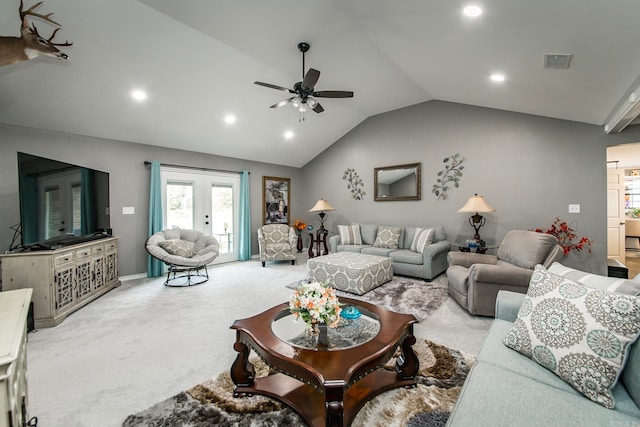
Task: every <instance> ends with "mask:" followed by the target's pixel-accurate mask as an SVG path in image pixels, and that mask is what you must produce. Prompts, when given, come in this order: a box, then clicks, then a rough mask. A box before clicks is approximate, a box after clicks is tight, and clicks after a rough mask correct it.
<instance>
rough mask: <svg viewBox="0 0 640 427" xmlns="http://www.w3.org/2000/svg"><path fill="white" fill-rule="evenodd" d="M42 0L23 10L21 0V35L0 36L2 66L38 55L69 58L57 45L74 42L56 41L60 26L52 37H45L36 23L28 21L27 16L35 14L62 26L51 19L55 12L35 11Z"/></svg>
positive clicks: (66, 44) (68, 44)
mask: <svg viewBox="0 0 640 427" xmlns="http://www.w3.org/2000/svg"><path fill="white" fill-rule="evenodd" d="M41 4H42V2H38V3H36V4H34V5H33V6H31V7H30V8H29V9H27V10H24V11H23V8H24V6H23V4H22V0H20V10H19V11H18V13H19V14H20V21H21V22H22V26H21V27H20V34H21V36H20V37H0V66H2V65H10V64H15V63H17V62H22V61H28V60H30V59H33V58H35V57H37V56H49V57H52V58H58V59H67V58H69V57H68V56H67V55H66V54H65V53H63V52H60V50H59V49H58V48H57V47H56V46H71V45H72V44H73V43H69V41H65V42H64V43H54V42H53V38H54V37H55V35H56V33H57V32H58V31H59V30H60V28H56V29H55V30H54V31H53V34H51V37H49V38H48V39H45V38H44V37H42V36H40V34H38V30H37V29H36V25H35V24H33V23H32V24H31V27H29V23H28V22H27V16H35V17H37V18H41V19H44V20H45V21H47V22H49V23H51V24H54V25H57V26H60V24H58V23H57V22H55V21H54V20H53V19H51V16H53V13H47V14H46V15H42V14H40V13H36V12H34V11H35V10H36V9H37V8H38V7H39V6H40V5H41Z"/></svg>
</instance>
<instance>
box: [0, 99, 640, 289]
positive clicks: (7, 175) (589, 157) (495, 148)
mask: <svg viewBox="0 0 640 427" xmlns="http://www.w3.org/2000/svg"><path fill="white" fill-rule="evenodd" d="M638 141H640V127H638V126H635V127H631V128H629V129H627V130H625V131H624V132H622V133H620V134H615V135H606V134H605V133H604V132H603V130H602V127H601V126H593V125H587V124H583V123H576V122H569V121H563V120H555V119H549V118H544V117H538V116H531V115H526V114H518V113H511V112H506V111H499V110H492V109H487V108H482V107H473V106H468V105H462V104H455V103H448V102H442V101H429V102H426V103H422V104H418V105H415V106H412V107H407V108H404V109H400V110H396V111H392V112H388V113H384V114H380V115H378V116H374V117H370V118H369V119H367V120H365V121H364V122H363V123H361V124H360V125H359V126H357V127H356V128H354V129H353V130H352V131H351V132H349V133H348V134H347V135H345V136H344V137H343V138H341V139H340V140H339V141H337V142H336V143H335V144H334V145H332V146H331V147H330V148H328V149H327V150H325V151H324V152H323V153H321V154H320V155H319V156H318V157H316V158H315V159H313V160H312V161H311V162H309V163H308V164H307V165H305V166H304V167H303V168H301V169H298V168H290V167H285V166H278V165H273V164H268V163H259V162H250V161H245V160H240V159H232V158H226V157H221V156H214V155H206V154H202V153H194V152H188V151H182V150H173V149H167V148H161V147H154V146H149V145H144V144H133V143H128V142H122V141H113V140H105V139H99V138H90V137H83V136H77V135H69V134H63V133H58V132H53V131H43V130H36V129H29V128H22V127H15V126H7V125H1V124H0V218H1V221H0V249H1V250H6V248H8V247H9V244H10V242H11V237H12V234H13V232H12V231H11V230H10V229H9V227H10V226H12V225H14V224H17V223H18V222H19V201H18V171H17V156H16V153H17V151H23V152H26V153H29V154H34V155H37V156H42V157H49V158H52V159H56V160H62V161H65V162H68V163H73V164H78V165H81V166H87V167H90V168H94V169H99V170H103V171H105V172H109V173H110V179H111V183H110V184H111V227H112V228H113V231H114V234H115V235H116V236H118V237H120V265H119V268H120V275H122V276H126V275H131V274H137V273H142V272H144V271H146V252H145V250H144V241H145V239H146V237H147V209H148V208H147V203H148V202H147V198H148V185H149V184H148V182H149V171H148V169H147V168H145V167H144V165H143V162H144V161H145V160H160V161H161V162H163V163H172V164H179V165H189V166H196V167H205V168H219V169H228V170H243V169H247V170H249V171H250V172H251V203H252V209H251V218H252V226H251V228H252V230H256V229H257V227H258V226H259V225H260V224H261V219H262V176H265V175H266V176H277V177H285V178H291V207H290V209H291V220H295V219H301V220H303V221H305V222H307V223H310V224H312V225H314V226H315V227H316V228H317V227H319V221H318V220H317V218H316V217H315V215H314V214H311V213H309V212H308V210H309V209H310V208H311V207H312V206H313V205H314V204H315V202H316V201H317V200H318V199H319V198H324V199H326V200H327V201H328V202H329V203H330V204H331V205H333V206H334V207H335V208H336V210H335V211H334V212H329V213H328V219H327V222H326V224H325V226H326V227H327V228H328V229H329V230H330V232H332V233H335V232H336V231H337V227H336V226H337V225H338V224H348V223H350V222H374V223H381V224H388V225H395V224H399V225H402V224H406V225H418V226H419V225H423V226H429V225H436V224H442V225H444V226H445V228H446V230H447V234H448V236H449V240H451V241H458V240H459V241H463V240H465V239H467V238H470V237H471V236H472V235H473V229H472V228H471V227H470V226H469V224H468V222H467V221H468V217H469V215H468V214H458V213H456V211H457V210H458V209H459V208H460V207H462V205H463V204H464V203H465V202H466V200H467V198H468V197H469V196H470V195H472V194H473V193H478V194H482V195H484V196H485V199H486V200H487V202H488V203H489V204H490V205H491V206H493V207H494V208H495V209H496V212H493V213H489V214H486V215H485V217H486V219H487V224H486V225H485V226H484V227H483V228H482V230H481V232H480V233H481V236H482V237H483V238H484V239H485V240H486V241H487V242H488V243H499V242H500V241H501V240H502V238H503V237H504V235H505V233H506V232H507V231H509V230H511V229H531V228H535V227H546V226H549V225H550V224H551V222H552V221H553V219H554V218H555V217H556V216H560V217H562V218H564V219H566V220H568V221H575V223H574V228H576V229H577V231H578V234H579V235H581V236H582V235H586V236H588V237H589V238H591V239H593V240H594V242H595V243H594V251H593V254H592V255H582V254H581V255H580V256H570V257H569V258H568V259H567V262H566V263H567V264H568V265H573V266H576V267H579V268H584V269H586V270H590V271H594V272H599V273H604V272H605V271H606V248H607V245H606V163H605V162H606V147H607V146H613V145H618V144H623V143H629V142H638ZM455 153H460V154H461V155H462V156H464V158H465V162H464V170H463V176H462V179H461V182H460V187H459V188H452V189H451V190H450V191H449V197H448V198H447V199H446V200H437V199H436V197H435V196H434V195H433V194H432V193H431V188H432V186H433V184H435V182H436V178H437V177H436V174H437V173H438V172H439V171H440V170H442V169H443V168H444V163H443V159H444V158H445V157H447V156H450V155H453V154H455ZM414 162H421V163H422V200H419V201H406V202H374V201H373V194H374V191H373V168H375V167H380V166H390V165H397V164H406V163H414ZM350 167H352V168H355V170H356V172H357V173H358V174H359V176H360V177H361V178H362V179H363V180H364V183H365V188H364V190H365V192H366V195H365V196H364V200H362V201H357V200H354V199H353V198H352V197H351V193H350V191H349V190H347V186H346V181H344V180H343V179H342V176H343V174H344V171H345V170H346V169H347V168H350ZM569 203H578V204H580V205H581V210H582V212H581V213H580V214H568V212H567V211H568V204H569ZM124 206H133V207H135V210H136V214H135V215H122V207H124ZM305 244H307V239H305ZM252 252H253V253H257V241H256V233H255V231H254V232H253V233H252Z"/></svg>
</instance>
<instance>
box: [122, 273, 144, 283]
mask: <svg viewBox="0 0 640 427" xmlns="http://www.w3.org/2000/svg"><path fill="white" fill-rule="evenodd" d="M146 278H147V273H138V274H130V275H128V276H120V277H118V280H120V281H121V282H126V281H128V280H138V279H146Z"/></svg>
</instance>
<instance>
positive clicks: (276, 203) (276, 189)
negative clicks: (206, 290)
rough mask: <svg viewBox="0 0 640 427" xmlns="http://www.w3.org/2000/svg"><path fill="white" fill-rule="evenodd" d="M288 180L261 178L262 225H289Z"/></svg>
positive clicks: (271, 177)
mask: <svg viewBox="0 0 640 427" xmlns="http://www.w3.org/2000/svg"><path fill="white" fill-rule="evenodd" d="M290 187H291V180H290V179H289V178H276V177H274V176H263V177H262V219H263V222H264V224H287V225H288V224H289V202H290V200H289V189H290Z"/></svg>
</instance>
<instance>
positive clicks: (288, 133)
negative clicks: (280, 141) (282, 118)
mask: <svg viewBox="0 0 640 427" xmlns="http://www.w3.org/2000/svg"><path fill="white" fill-rule="evenodd" d="M284 138H285V139H291V138H293V131H290V130H288V131H286V132H285V133H284Z"/></svg>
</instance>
